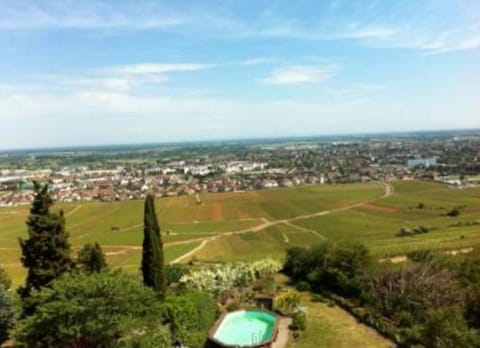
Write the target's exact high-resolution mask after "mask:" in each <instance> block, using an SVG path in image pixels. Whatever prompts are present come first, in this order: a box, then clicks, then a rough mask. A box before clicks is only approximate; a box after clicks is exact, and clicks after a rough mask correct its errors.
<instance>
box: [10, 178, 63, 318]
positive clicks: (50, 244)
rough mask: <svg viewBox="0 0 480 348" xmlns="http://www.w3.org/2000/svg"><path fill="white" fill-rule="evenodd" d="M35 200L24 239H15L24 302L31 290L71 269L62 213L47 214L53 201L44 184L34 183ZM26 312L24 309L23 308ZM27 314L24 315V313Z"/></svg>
mask: <svg viewBox="0 0 480 348" xmlns="http://www.w3.org/2000/svg"><path fill="white" fill-rule="evenodd" d="M34 193H35V197H34V200H33V203H32V207H31V208H30V216H29V217H28V219H27V222H26V223H27V227H28V238H27V239H25V240H24V239H22V238H20V239H19V242H20V247H21V249H22V257H21V261H22V264H23V266H24V267H26V268H28V274H27V280H26V283H25V286H24V287H21V288H20V289H19V291H18V292H19V294H20V296H21V297H22V298H23V299H24V300H25V299H26V298H27V297H28V296H29V295H30V293H31V291H32V289H40V288H41V287H44V286H48V284H49V283H50V282H51V281H52V280H54V279H55V278H57V277H59V276H60V275H61V274H62V273H64V272H66V271H68V270H70V269H71V267H72V260H71V258H70V243H69V242H68V233H67V232H65V217H64V215H63V211H60V212H59V213H56V212H52V211H50V208H51V206H52V205H53V200H52V198H51V197H50V194H49V192H48V185H44V186H43V187H41V185H40V184H39V183H37V182H34ZM24 310H25V311H26V312H28V308H24ZM27 314H28V313H27Z"/></svg>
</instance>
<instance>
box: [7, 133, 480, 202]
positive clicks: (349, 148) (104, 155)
mask: <svg viewBox="0 0 480 348" xmlns="http://www.w3.org/2000/svg"><path fill="white" fill-rule="evenodd" d="M413 179H422V180H435V181H441V182H445V183H447V184H451V185H454V186H455V187H460V188H461V187H466V186H473V185H478V184H479V183H480V131H452V132H423V133H411V134H384V135H363V136H342V137H318V138H313V137H312V138H299V139H275V140H272V139H269V140H251V141H237V142H233V141H232V142H223V143H199V144H166V145H144V146H142V145H138V146H113V147H98V148H93V147H92V148H79V149H50V150H18V151H4V152H0V206H2V207H9V206H19V205H27V204H30V203H31V201H32V199H33V191H32V187H33V182H34V181H38V182H40V183H44V184H46V183H48V184H49V187H50V190H51V193H52V196H53V197H54V198H55V199H56V200H57V201H59V202H76V201H91V200H99V201H122V200H133V199H144V198H145V195H146V193H147V192H150V193H153V194H154V195H155V197H157V198H162V197H173V196H179V195H197V194H200V193H203V192H239V191H246V190H257V189H272V188H277V187H292V186H300V185H314V184H324V185H329V184H330V185H331V184H340V183H350V182H369V181H390V180H413ZM197 199H198V196H197Z"/></svg>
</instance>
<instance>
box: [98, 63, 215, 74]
mask: <svg viewBox="0 0 480 348" xmlns="http://www.w3.org/2000/svg"><path fill="white" fill-rule="evenodd" d="M211 66H212V65H206V64H194V63H141V64H133V65H121V66H116V67H109V68H105V69H101V70H100V71H105V72H108V73H112V74H127V75H145V74H165V73H170V72H182V71H196V70H203V69H207V68H209V67H211Z"/></svg>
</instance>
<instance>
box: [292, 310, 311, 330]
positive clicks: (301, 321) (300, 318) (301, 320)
mask: <svg viewBox="0 0 480 348" xmlns="http://www.w3.org/2000/svg"><path fill="white" fill-rule="evenodd" d="M290 328H291V329H292V330H297V331H305V329H306V328H307V313H305V312H304V311H297V312H295V313H294V314H293V316H292V324H291V325H290Z"/></svg>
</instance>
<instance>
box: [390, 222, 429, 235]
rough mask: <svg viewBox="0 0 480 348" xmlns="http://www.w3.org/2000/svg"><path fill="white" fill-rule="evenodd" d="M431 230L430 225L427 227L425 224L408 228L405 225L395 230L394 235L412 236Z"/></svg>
mask: <svg viewBox="0 0 480 348" xmlns="http://www.w3.org/2000/svg"><path fill="white" fill-rule="evenodd" d="M431 230H433V228H432V227H427V226H423V225H420V226H417V227H415V228H413V229H410V228H408V227H406V226H404V227H402V228H401V229H400V231H398V232H397V234H396V236H397V237H408V236H414V235H416V234H422V233H428V232H430V231H431Z"/></svg>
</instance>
